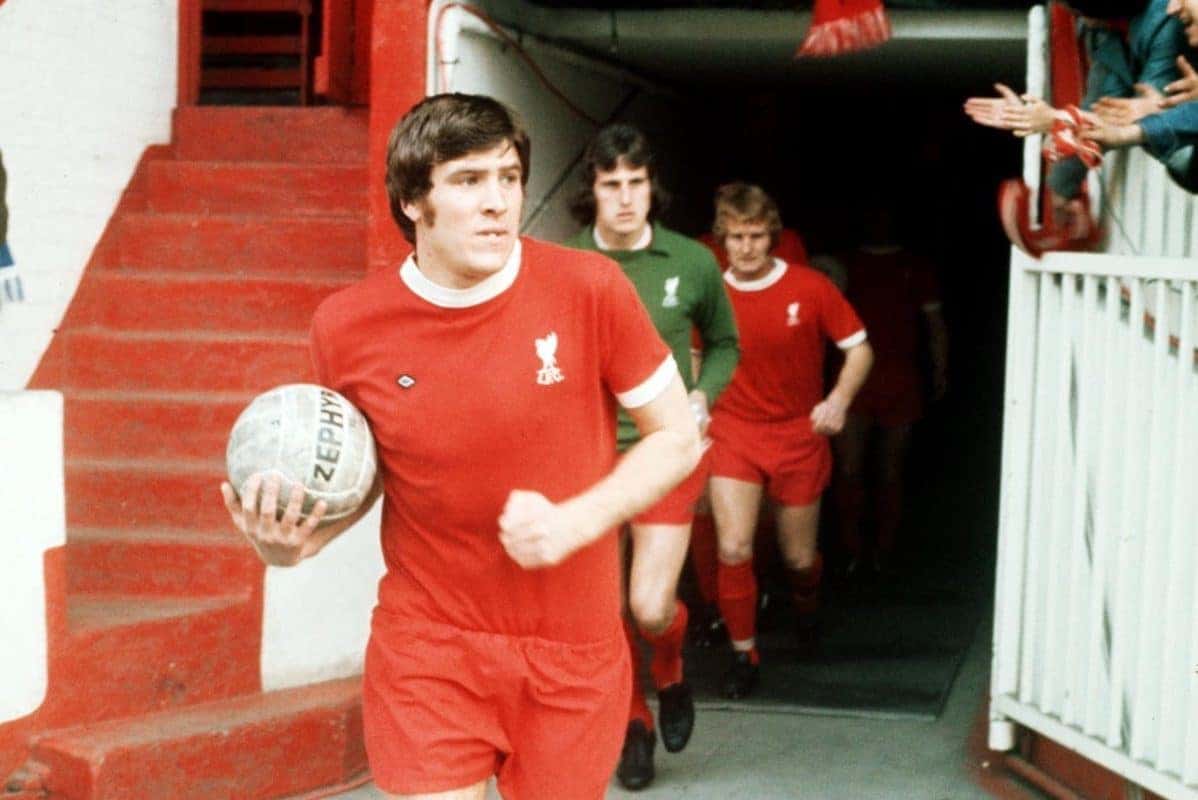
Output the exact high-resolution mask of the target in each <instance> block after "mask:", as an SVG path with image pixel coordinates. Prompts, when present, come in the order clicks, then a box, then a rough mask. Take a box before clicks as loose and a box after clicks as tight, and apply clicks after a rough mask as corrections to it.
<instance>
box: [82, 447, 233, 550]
mask: <svg viewBox="0 0 1198 800" xmlns="http://www.w3.org/2000/svg"><path fill="white" fill-rule="evenodd" d="M64 472H65V475H66V516H67V529H68V530H73V529H75V528H99V529H103V530H114V531H154V530H176V531H188V532H192V533H196V534H203V535H208V536H211V537H216V538H220V539H226V538H227V537H229V536H231V535H234V530H233V523H232V522H231V521H230V520H229V515H228V512H226V511H225V507H224V505H223V503H222V502H221V497H220V482H221V481H222V480H224V479H225V467H224V460H223V459H222V460H220V461H197V462H181V461H178V460H168V461H151V460H148V459H137V460H131V461H121V460H117V459H112V460H98V459H97V460H89V459H79V458H75V457H73V456H70V455H68V458H67V463H66V467H65V470H64Z"/></svg>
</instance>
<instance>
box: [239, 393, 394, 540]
mask: <svg viewBox="0 0 1198 800" xmlns="http://www.w3.org/2000/svg"><path fill="white" fill-rule="evenodd" d="M225 461H226V467H227V469H228V472H229V483H231V484H232V485H233V488H234V489H236V490H237V491H238V493H240V492H241V489H242V487H243V486H244V485H245V482H246V480H247V479H248V478H249V477H250V476H251V475H253V474H254V473H256V472H261V473H263V474H265V475H277V476H279V477H280V478H281V487H280V492H279V502H280V506H282V505H285V504H286V501H287V498H288V497H289V496H290V495H291V490H292V487H294V486H295V485H296V484H299V485H300V486H303V487H304V506H303V509H304V513H305V514H307V513H308V512H310V511H311V510H312V507H313V506H314V505H316V501H318V500H324V501H325V503H326V504H327V505H328V511H327V512H326V513H325V516H324V521H325V522H331V521H333V520H337V519H341V518H343V517H347V516H349V515H350V514H352V513H354V511H356V510H357V508H358V507H359V506H360V505H362V501H363V500H365V499H366V495H367V494H368V493H369V492H370V487H371V484H373V483H374V473H375V468H376V464H377V462H376V457H375V451H374V437H373V436H371V433H370V426H369V424H367V422H366V418H365V417H364V416H362V412H360V411H358V409H357V408H355V407H354V406H353V404H352V403H350V402H349V401H348V400H346V399H345V398H344V397H342V396H341V395H339V394H338V393H337V392H334V391H333V390H332V389H326V388H324V387H323V386H315V385H313V384H310V383H290V384H287V385H285V386H279V387H276V388H274V389H271V390H270V391H268V392H265V393H263V394H260V395H258V396H257V397H255V398H254V400H253V401H252V402H251V403H250V404H249V405H248V406H246V408H245V410H244V411H242V412H241V416H239V417H238V418H237V422H235V423H233V430H232V432H231V433H230V434H229V447H228V449H227V450H226V452H225Z"/></svg>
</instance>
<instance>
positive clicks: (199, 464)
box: [0, 108, 367, 800]
mask: <svg viewBox="0 0 1198 800" xmlns="http://www.w3.org/2000/svg"><path fill="white" fill-rule="evenodd" d="M366 130H367V120H366V116H365V113H364V112H361V111H347V110H344V109H330V108H314V109H298V108H296V109H284V108H267V109H255V108H237V109H230V108H188V109H179V110H177V111H176V113H175V119H174V136H173V141H172V144H171V146H170V147H169V148H167V147H155V148H151V149H150V150H149V151H147V153H146V155H145V156H144V157H143V159H142V163H141V164H140V165H139V167H138V170H137V172H136V174H135V175H134V177H133V179H132V181H131V182H130V185H129V187H128V189H127V190H126V192H125V194H124V196H123V198H122V200H121V202H120V204H119V205H118V208H117V211H116V213H115V214H114V216H113V219H112V220H111V221H110V223H109V226H108V228H107V230H106V231H105V234H104V236H103V237H102V239H101V241H100V243H99V244H98V245H97V247H96V251H95V253H94V254H93V257H92V260H91V262H90V263H89V264H88V268H87V270H86V271H85V272H84V276H83V279H82V280H81V282H80V285H79V287H78V290H77V292H76V295H75V297H74V299H73V300H72V303H71V306H70V308H69V309H68V311H67V313H66V315H65V317H64V319H63V322H62V325H61V327H60V328H59V330H58V332H57V334H56V335H55V337H54V340H53V341H52V343H51V345H50V347H49V349H48V350H47V352H46V354H45V356H44V357H43V360H42V363H41V365H40V366H39V368H38V371H37V373H36V375H35V376H34V380H33V381H32V382H31V387H34V388H53V389H58V390H60V391H62V392H63V394H64V398H65V431H64V442H65V449H66V453H65V456H66V468H65V479H66V505H67V508H66V513H67V545H66V547H65V552H64V553H63V557H62V559H61V561H60V562H56V563H60V564H61V566H60V567H59V568H60V569H61V570H62V571H63V573H64V574H63V576H62V578H61V580H58V581H56V582H48V583H49V585H52V586H58V587H59V589H60V590H61V591H64V592H65V596H64V597H61V598H53V597H51V598H50V600H51V603H50V606H51V608H52V609H53V608H61V609H62V611H61V612H58V616H57V617H56V618H55V619H54V620H52V624H51V628H50V631H51V634H50V643H49V645H50V663H49V688H48V691H47V697H46V701H45V703H44V704H43V706H42V707H41V708H40V709H39V710H38V711H37V712H35V714H34V715H33V717H32V718H31V719H30V718H27V719H25V720H21V721H18V723H19V724H10V725H9V730H8V731H6V730H5V726H4V725H0V775H5V774H8V773H9V772H11V771H13V769H14V767H16V766H17V765H18V764H19V763H20V761H21V760H22V759H23V758H25V757H26V756H28V757H29V759H30V760H29V761H28V762H27V763H25V765H24V766H23V767H21V768H20V769H18V770H16V772H14V777H13V778H12V779H11V780H10V781H9V782H8V783H9V784H10V788H9V791H10V792H11V793H16V792H42V793H43V794H44V793H45V792H48V793H49V794H48V796H49V797H56V798H62V799H63V800H99V798H108V797H163V798H165V797H172V798H184V797H199V796H204V797H239V798H266V797H278V796H282V795H287V794H294V793H296V792H300V791H304V790H306V789H310V788H313V787H316V786H320V785H323V784H326V783H331V782H336V781H339V780H344V779H345V778H346V777H347V776H348V775H350V774H353V773H355V772H358V771H361V770H362V769H363V768H364V766H365V760H364V756H363V755H362V753H361V745H360V730H359V729H360V720H359V718H358V716H357V715H358V712H357V710H356V704H357V696H358V695H357V684H356V681H352V680H351V681H341V682H334V683H333V684H329V685H326V686H322V687H308V688H307V689H305V690H300V691H298V692H293V693H290V694H289V693H275V694H267V695H263V694H262V693H261V691H260V689H261V685H260V678H259V657H260V640H261V624H262V620H261V615H262V576H263V568H262V566H261V564H260V563H259V562H258V560H257V558H256V557H255V556H254V554H253V552H252V550H251V549H250V548H249V547H248V546H247V545H246V544H245V543H244V542H243V541H242V540H241V539H240V537H239V536H238V535H237V534H236V533H235V532H234V531H233V530H232V527H231V525H230V524H229V522H228V519H227V517H226V515H225V512H224V510H223V508H222V506H221V505H220V501H219V494H218V492H217V485H218V482H219V480H220V479H221V477H222V474H223V471H224V467H223V465H224V445H225V438H226V436H227V434H228V431H229V428H230V427H231V425H232V422H233V420H234V419H235V417H236V415H237V414H238V413H239V411H240V410H241V408H243V407H244V406H245V404H246V403H247V402H248V401H249V400H250V398H251V397H253V395H254V394H256V393H258V392H260V391H263V390H265V389H267V388H269V387H271V386H274V385H277V384H279V383H284V382H294V381H301V380H309V379H310V367H309V363H308V352H307V344H306V334H307V327H308V322H309V320H310V318H311V314H312V311H313V309H314V308H315V307H316V305H317V304H318V303H319V302H320V301H321V300H322V299H323V298H324V297H325V296H327V295H328V294H329V293H331V292H333V291H335V290H337V289H338V288H340V287H342V286H344V285H346V284H348V283H349V282H351V281H353V280H355V279H356V278H358V277H360V276H361V274H362V271H363V268H364V265H365V257H366V242H365V239H366V211H367V196H366V170H365V160H366ZM147 715H150V716H147ZM18 734H20V735H24V736H26V738H25V739H24V740H23V742H24V744H22V746H21V748H20V750H21V752H20V753H19V755H16V756H14V752H15V750H14V748H13V746H12V745H11V740H12V739H13V738H14V737H15V736H17V735H18ZM28 734H32V739H30V738H29V736H28ZM325 734H328V735H331V736H332V737H333V739H332V740H329V741H332V742H334V746H332V747H327V745H328V744H329V741H324V740H322V739H321V737H323V736H324V735H325ZM280 742H286V743H288V746H287V747H282V746H280V744H279V743H280ZM259 746H261V747H262V749H261V752H259V751H258V750H255V749H254V748H256V747H259ZM30 748H31V749H30ZM317 751H319V752H317ZM297 753H300V757H298V758H297V755H296V754H297ZM3 796H4V794H3V790H0V797H3Z"/></svg>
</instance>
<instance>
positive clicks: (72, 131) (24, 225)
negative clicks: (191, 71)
mask: <svg viewBox="0 0 1198 800" xmlns="http://www.w3.org/2000/svg"><path fill="white" fill-rule="evenodd" d="M177 17H178V2H177V0H121V2H119V3H99V2H93V0H8V1H7V2H5V3H4V5H3V6H0V114H3V118H4V123H3V125H0V153H3V158H4V165H5V168H6V170H7V172H8V192H7V202H8V208H9V224H8V243H9V246H10V248H11V250H12V255H13V259H14V261H15V262H16V269H17V270H18V271H19V273H20V275H21V278H22V282H23V283H24V287H25V296H26V300H25V301H24V302H23V303H10V304H8V305H5V306H3V308H0V390H4V389H9V390H15V389H20V388H23V387H24V386H25V384H26V382H27V381H28V380H29V377H30V375H31V374H32V373H33V370H34V368H35V367H36V366H37V362H38V360H39V359H40V358H41V355H42V353H43V351H44V350H45V348H46V345H47V344H48V343H49V341H50V337H51V335H52V333H53V331H54V328H55V326H57V325H58V322H59V320H60V319H61V318H62V315H63V312H64V311H65V310H66V307H67V304H68V303H69V302H70V299H71V296H72V295H73V294H74V292H75V287H76V286H77V285H78V283H79V277H80V275H81V274H82V272H83V268H84V266H86V264H87V260H88V257H89V256H90V255H91V252H92V249H93V248H94V247H95V244H96V241H97V240H98V239H99V237H100V233H101V232H102V231H103V229H104V225H105V223H107V221H108V219H109V217H110V216H111V215H112V211H113V209H114V208H115V206H116V203H117V200H118V199H119V198H120V195H121V191H122V190H123V189H124V188H125V186H126V185H127V184H128V182H129V178H130V177H131V176H132V174H133V168H134V166H135V165H136V164H137V159H138V157H139V156H140V155H141V153H142V152H143V151H144V150H145V148H146V146H147V145H150V144H154V143H165V142H168V141H169V140H170V115H171V109H172V108H173V107H174V105H175V91H176V89H175V87H176V68H175V65H176V49H177V36H178V34H177Z"/></svg>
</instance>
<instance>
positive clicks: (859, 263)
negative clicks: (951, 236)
mask: <svg viewBox="0 0 1198 800" xmlns="http://www.w3.org/2000/svg"><path fill="white" fill-rule="evenodd" d="M844 265H845V272H846V276H847V281H846V286H845V293H846V294H847V295H848V298H849V302H851V303H852V304H853V308H855V309H857V312H858V313H859V314H860V315H861V319H863V320H864V321H865V325H866V327H867V328H868V329H869V341H870V346H871V347H872V348H873V351H874V367H873V370H872V371H871V377H872V378H875V379H881V378H882V377H884V376H885V375H887V374H889V373H890V372H892V371H901V370H908V371H909V370H915V369H917V368H918V364H919V336H920V327H921V324H922V316H923V313H922V312H924V311H930V310H934V309H937V308H939V307H940V289H939V288H938V286H937V285H936V277H935V271H934V269H933V267H932V264H931V263H930V262H929V261H928V260H927V259H924V258H922V257H920V256H918V255H915V254H913V253H910V252H908V251H906V250H904V249H902V248H899V247H893V248H878V249H871V250H865V249H859V250H856V251H854V252H853V253H851V254H850V255H849V256H848V257H846V258H845V259H844ZM871 382H872V381H871Z"/></svg>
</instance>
